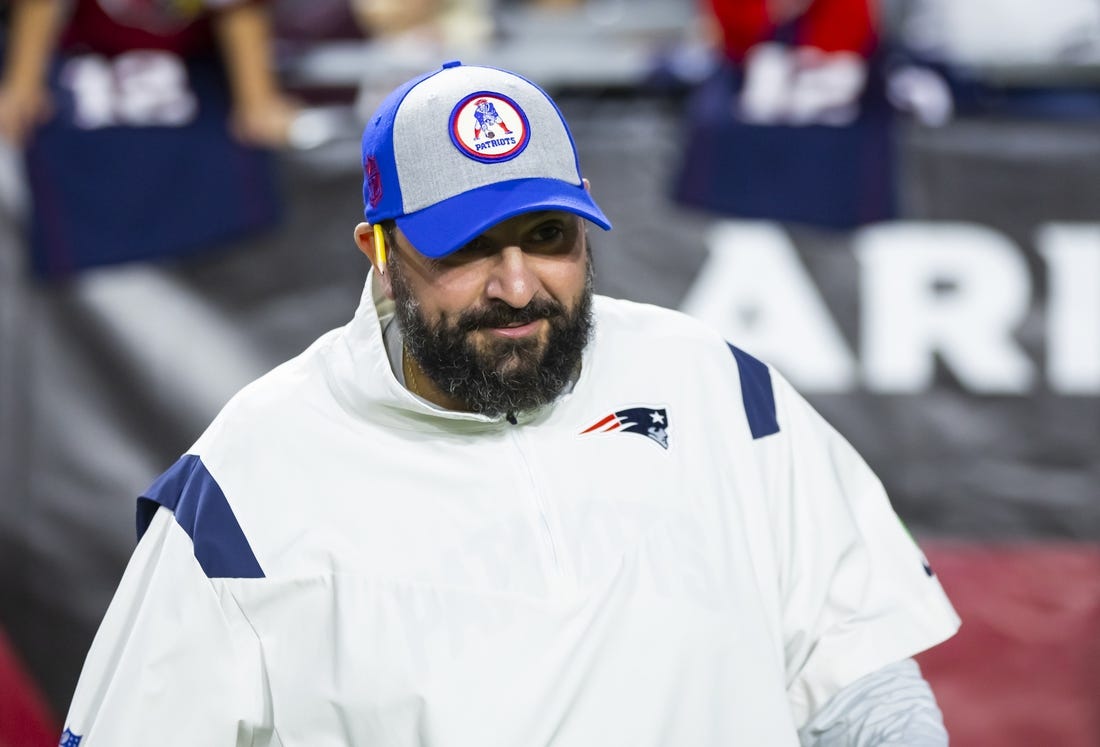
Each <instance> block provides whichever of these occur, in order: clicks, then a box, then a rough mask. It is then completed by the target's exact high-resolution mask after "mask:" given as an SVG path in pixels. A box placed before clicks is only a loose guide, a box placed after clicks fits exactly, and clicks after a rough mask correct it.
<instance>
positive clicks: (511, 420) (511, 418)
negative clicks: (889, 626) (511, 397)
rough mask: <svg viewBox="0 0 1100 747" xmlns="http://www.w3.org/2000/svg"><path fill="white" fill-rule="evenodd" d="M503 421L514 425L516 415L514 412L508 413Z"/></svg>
mask: <svg viewBox="0 0 1100 747" xmlns="http://www.w3.org/2000/svg"><path fill="white" fill-rule="evenodd" d="M504 419H505V420H507V421H508V422H509V423H511V424H512V425H515V424H516V414H515V413H514V412H511V411H509V412H508V414H507V415H505V416H504Z"/></svg>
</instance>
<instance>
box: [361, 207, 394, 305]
mask: <svg viewBox="0 0 1100 747" xmlns="http://www.w3.org/2000/svg"><path fill="white" fill-rule="evenodd" d="M375 229H376V227H375V226H372V225H371V224H370V223H360V224H359V225H357V226H356V227H355V245H356V246H358V247H359V251H361V252H363V254H365V255H367V259H369V260H370V263H371V265H372V266H373V267H374V274H375V275H376V276H377V277H378V281H379V282H380V283H381V284H382V290H383V291H384V292H385V294H386V297H387V298H391V299H392V298H393V287H392V285H391V284H390V274H389V272H388V269H389V268H388V267H387V264H388V254H389V252H390V250H391V247H388V246H386V239H385V235H384V233H383V232H382V231H381V229H378V230H375Z"/></svg>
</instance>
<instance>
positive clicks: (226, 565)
mask: <svg viewBox="0 0 1100 747" xmlns="http://www.w3.org/2000/svg"><path fill="white" fill-rule="evenodd" d="M160 506H164V507H165V508H167V509H168V510H170V511H172V512H173V514H175V517H176V523H177V524H179V525H180V527H182V528H183V530H184V531H185V532H187V536H188V537H190V538H191V542H192V544H193V545H194V547H195V559H196V560H198V561H199V565H200V566H202V569H203V571H205V572H206V575H207V577H208V578H263V577H264V572H263V569H262V568H260V563H259V561H257V560H256V555H255V554H254V553H253V552H252V547H251V545H249V544H248V538H247V537H245V536H244V531H243V530H242V529H241V525H240V524H239V523H238V522H237V517H236V516H234V515H233V509H232V508H230V506H229V501H227V500H226V498H225V494H224V493H223V492H222V489H221V487H219V486H218V483H217V482H216V481H215V480H214V478H213V476H211V474H210V472H208V471H207V469H206V466H205V465H204V464H203V463H202V460H201V459H199V457H197V456H195V455H193V454H188V455H186V456H184V457H181V458H180V460H179V461H177V462H176V463H175V464H174V465H172V467H171V468H169V470H168V471H167V472H165V473H164V474H163V475H161V476H160V477H159V478H157V480H156V481H155V482H154V483H153V484H152V486H151V487H150V488H149V489H148V490H147V491H146V492H145V494H144V495H142V496H141V497H140V498H138V502H137V533H138V539H139V540H140V539H141V537H142V535H144V534H145V532H146V530H147V529H148V528H149V524H150V522H152V520H153V515H154V514H155V513H156V512H157V508H158V507H160Z"/></svg>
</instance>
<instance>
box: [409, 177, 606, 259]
mask: <svg viewBox="0 0 1100 747" xmlns="http://www.w3.org/2000/svg"><path fill="white" fill-rule="evenodd" d="M539 210H564V211H565V212H568V213H574V214H575V215H579V216H581V217H582V218H587V219H588V220H590V221H592V222H593V223H595V224H596V225H597V226H599V227H600V228H602V229H604V230H605V231H609V230H611V221H609V220H608V219H607V216H605V215H604V214H603V211H602V210H600V208H599V206H598V205H596V203H595V202H594V201H593V200H592V197H591V196H590V195H589V194H588V190H586V189H585V188H584V187H583V186H577V185H573V184H569V183H568V182H563V181H560V180H558V179H516V180H513V181H508V182H496V183H495V184H489V185H486V186H484V187H478V188H477V189H471V190H470V191H468V192H463V193H462V194H459V195H455V196H454V197H451V198H449V199H446V200H443V201H442V202H438V203H436V204H435V205H432V206H430V207H426V208H424V209H423V210H418V211H416V212H414V213H409V214H408V215H404V216H401V217H399V218H397V219H396V222H397V226H398V227H399V228H400V229H401V232H402V233H403V234H405V238H407V239H408V240H409V241H410V242H411V243H412V245H413V246H414V247H415V248H416V250H417V251H419V252H420V253H421V254H423V255H424V256H426V257H431V258H433V259H438V258H439V257H445V256H447V255H448V254H451V253H452V252H455V251H458V250H459V249H461V248H462V247H463V246H465V245H466V244H468V243H470V242H471V241H473V240H474V239H476V238H477V237H478V236H480V235H481V234H483V233H485V232H486V231H488V230H489V229H490V228H492V227H493V226H495V225H496V224H498V223H500V222H501V221H505V220H508V219H509V218H514V217H515V216H517V215H522V214H523V213H533V212H536V211H539Z"/></svg>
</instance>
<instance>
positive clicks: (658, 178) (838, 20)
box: [0, 0, 1100, 747]
mask: <svg viewBox="0 0 1100 747" xmlns="http://www.w3.org/2000/svg"><path fill="white" fill-rule="evenodd" d="M0 18H2V23H3V28H4V36H3V65H4V69H3V74H2V77H0V137H2V142H0V747H37V746H38V745H42V746H46V745H53V744H55V743H56V740H57V735H58V734H59V733H60V727H61V719H62V718H63V716H64V713H65V711H66V709H67V706H68V700H69V698H70V696H71V694H72V691H73V688H74V686H75V683H76V678H77V675H78V673H79V670H80V668H81V665H82V663H83V658H84V655H85V654H86V652H87V649H88V647H89V645H90V643H91V638H92V636H93V634H94V632H95V629H96V627H97V625H98V622H99V620H100V618H101V617H102V615H103V612H104V611H105V609H106V606H107V604H108V602H109V600H110V598H111V595H112V593H113V591H114V588H115V586H116V584H117V583H118V579H119V578H120V576H121V574H122V571H123V568H124V566H125V563H126V561H127V558H128V557H129V555H130V553H131V552H132V550H133V547H134V542H135V539H134V498H135V496H137V495H138V494H139V493H140V492H141V491H142V490H144V488H146V487H147V486H148V485H149V483H150V482H151V481H152V480H153V479H154V477H155V476H156V475H157V474H159V473H160V472H161V471H162V470H164V469H165V468H167V467H168V466H169V465H170V464H171V463H172V462H173V461H174V460H175V459H176V457H177V456H178V455H179V454H181V453H182V452H183V451H185V450H186V449H187V448H188V447H189V446H190V444H191V443H192V442H193V441H194V440H195V438H196V437H197V436H198V435H199V434H200V433H201V431H202V430H203V428H204V427H205V425H206V424H207V423H208V422H209V420H210V419H211V418H212V417H213V415H214V414H215V413H216V412H217V411H218V410H219V409H220V407H221V406H222V404H224V402H225V401H226V400H227V399H228V398H229V397H230V396H231V395H232V394H233V393H234V392H235V391H236V390H237V389H238V388H240V387H241V386H242V385H244V384H245V383H247V382H248V381H250V380H251V379H253V378H255V377H256V376H258V375H260V374H262V373H263V372H265V371H267V370H268V369H270V368H271V367H273V366H274V365H275V364H277V363H279V362H281V361H283V360H285V359H286V358H289V357H291V356H293V355H295V354H296V353H298V352H299V351H300V350H302V349H303V348H304V347H305V346H306V345H308V344H309V343H310V342H311V341H312V340H313V339H314V338H315V337H317V336H318V335H319V334H321V333H322V332H324V331H326V330H328V329H330V328H332V327H335V326H339V325H341V324H343V323H345V322H346V321H347V320H348V319H349V318H350V316H351V314H352V312H353V310H354V308H355V306H356V303H357V301H358V297H359V294H360V292H361V289H362V282H363V279H364V277H365V275H366V271H367V268H368V265H367V262H366V260H365V259H364V258H363V257H362V255H360V253H359V252H358V251H357V250H356V249H355V247H354V245H353V243H352V241H351V235H352V228H353V226H354V225H355V224H356V223H357V222H358V221H359V220H361V219H362V197H361V183H362V174H361V166H360V163H359V152H358V148H359V144H358V136H359V131H360V128H361V126H362V123H363V122H365V119H366V117H367V116H368V114H369V113H370V111H372V109H373V107H374V106H375V105H376V104H377V103H378V102H379V101H380V100H381V98H382V97H383V96H384V95H385V94H386V93H387V92H388V91H389V90H390V89H391V88H392V87H393V86H394V85H396V84H398V83H400V82H402V81H404V80H406V79H407V78H409V77H411V76H413V75H415V74H419V73H421V72H424V71H426V70H429V69H432V68H434V67H437V66H438V65H439V64H440V63H442V62H444V61H446V60H448V59H461V60H462V61H464V62H466V63H482V64H489V65H494V66H499V67H503V68H506V69H511V70H515V71H517V72H519V73H521V74H524V75H526V76H527V77H529V78H531V79H533V80H534V81H536V82H537V83H539V84H540V85H542V86H543V87H544V88H546V89H548V90H549V91H550V93H551V94H552V95H554V96H555V98H556V100H557V101H558V103H559V104H560V105H561V107H562V109H563V111H564V113H565V115H566V118H567V120H568V121H569V123H570V125H571V127H572V129H573V133H574V136H575V138H576V141H577V146H578V149H579V151H580V154H581V163H582V166H583V170H584V173H585V175H586V176H587V177H588V178H589V179H590V180H591V182H592V184H593V191H594V194H595V196H596V198H597V200H598V201H599V203H600V205H601V206H602V207H603V209H604V211H605V212H606V213H607V214H608V216H609V217H610V218H611V220H612V221H613V222H614V224H615V230H614V231H612V232H611V233H609V234H603V232H594V233H593V235H592V240H593V243H594V245H595V247H594V251H595V253H596V254H595V256H596V267H597V288H598V290H599V291H600V292H603V293H606V294H609V295H614V296H620V297H625V298H631V299H635V300H638V301H646V302H652V303H657V304H661V305H664V306H668V307H672V308H679V309H682V310H684V311H686V312H687V313H689V314H693V315H695V316H698V317H699V318H701V319H704V320H705V321H707V322H708V323H711V324H713V325H714V326H715V327H717V328H718V329H719V330H721V331H722V332H723V333H724V334H725V335H726V336H727V337H728V338H729V339H730V340H733V341H735V342H737V344H739V345H740V346H741V347H743V348H745V349H747V350H749V351H750V352H752V353H754V354H755V355H757V356H758V357H761V358H763V359H765V360H768V361H770V362H771V363H773V364H774V365H775V366H776V367H777V368H779V369H780V370H781V371H783V372H784V374H785V375H786V376H787V377H788V378H790V379H791V380H792V381H793V382H794V383H795V385H796V386H797V387H798V388H800V389H801V391H803V392H804V393H805V394H806V395H807V396H808V397H809V399H810V400H811V401H812V402H813V404H814V405H815V406H816V407H817V408H818V409H819V410H820V411H821V412H822V413H823V414H824V415H825V417H826V418H827V419H829V420H830V422H832V423H833V424H834V425H835V426H836V428H837V429H838V430H839V431H840V432H841V433H843V434H844V435H845V436H846V437H847V438H848V439H849V440H850V441H852V443H853V444H854V445H855V446H856V448H857V449H858V450H859V451H860V452H861V453H862V454H863V455H864V456H865V458H866V459H867V461H868V462H869V463H870V464H871V466H872V467H873V468H874V469H875V470H876V471H877V473H878V474H879V475H880V477H881V478H882V480H883V482H884V483H885V484H886V487H887V489H888V490H889V492H890V494H891V496H892V500H893V502H894V505H895V508H896V509H897V511H898V512H899V514H900V515H901V516H902V518H903V519H904V520H905V521H906V523H907V524H908V525H909V527H910V529H911V530H912V531H913V533H914V534H915V535H916V536H917V538H918V540H919V541H920V542H921V544H922V546H923V547H924V549H925V550H926V552H927V554H928V556H929V558H930V559H931V562H932V565H933V567H934V568H935V569H936V571H937V573H938V574H939V576H940V578H941V580H942V582H943V584H944V586H945V588H946V589H947V591H948V594H949V595H950V596H951V598H952V600H953V602H954V603H955V605H956V607H957V608H958V610H959V613H960V614H961V616H962V618H963V627H962V630H961V631H960V633H959V634H958V635H957V636H956V637H955V638H953V639H952V640H951V641H949V642H947V643H946V644H944V645H942V646H940V647H938V648H937V649H935V650H933V651H932V652H929V653H927V654H924V655H922V656H921V657H920V661H921V664H922V667H923V669H924V671H925V673H926V675H927V676H928V678H929V679H930V680H931V681H932V683H933V686H934V688H935V690H936V693H937V696H938V698H939V701H940V703H941V706H942V708H943V711H944V713H945V718H946V720H947V724H948V728H949V730H950V731H951V733H952V737H953V744H955V745H961V746H962V747H966V746H968V745H992V744H996V745H1000V746H1002V747H1005V746H1009V747H1011V746H1014V745H1019V746H1021V747H1023V746H1024V745H1028V746H1033V745H1061V746H1068V747H1087V746H1091V747H1096V746H1097V745H1100V544H1098V541H1100V126H1098V125H1100V2H1096V0H1048V2H1045V3H1041V4H1039V3H1034V2H1028V1H1027V0H968V2H966V3H961V2H953V1H952V0H878V2H875V1H874V0H308V2H307V1H306V0H270V2H266V3H250V2H246V3H242V2H238V1H237V0H206V1H205V2H203V0H163V1H162V2H153V3H150V2H147V1H138V0H134V1H132V2H131V1H130V0H68V1H64V0H12V1H11V2H9V3H7V4H5V5H4V6H3V11H2V16H0ZM177 633H178V632H177V631H166V634H168V635H173V634H177Z"/></svg>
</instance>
